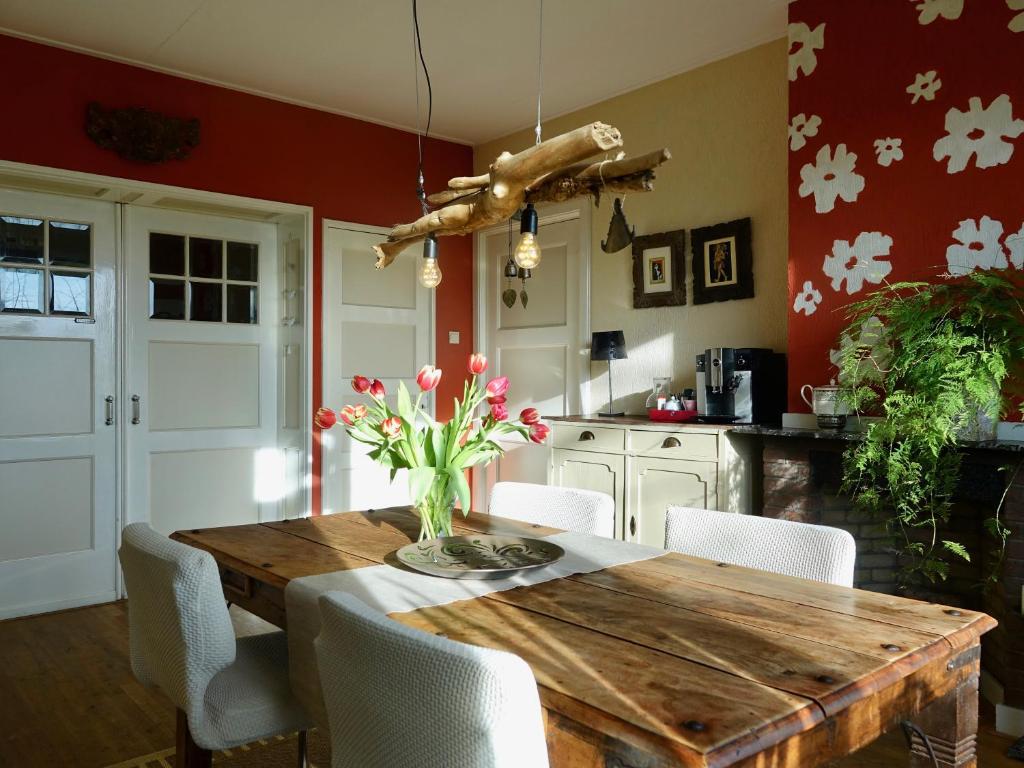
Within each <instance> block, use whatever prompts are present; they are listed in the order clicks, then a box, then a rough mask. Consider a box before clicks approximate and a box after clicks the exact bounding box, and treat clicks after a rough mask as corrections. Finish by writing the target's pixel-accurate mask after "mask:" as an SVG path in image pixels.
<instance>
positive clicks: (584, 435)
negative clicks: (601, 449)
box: [580, 429, 594, 443]
mask: <svg viewBox="0 0 1024 768" xmlns="http://www.w3.org/2000/svg"><path fill="white" fill-rule="evenodd" d="M593 439H594V433H593V432H591V431H590V430H589V429H587V430H584V431H583V432H580V442H581V443H582V442H584V441H586V440H593Z"/></svg>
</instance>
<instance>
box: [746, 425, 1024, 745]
mask: <svg viewBox="0 0 1024 768" xmlns="http://www.w3.org/2000/svg"><path fill="white" fill-rule="evenodd" d="M755 429H757V428H755ZM750 431H751V432H753V431H754V430H750ZM771 432H774V434H769V433H771ZM759 434H760V437H749V438H747V439H750V440H759V441H760V446H761V458H762V460H761V466H762V469H763V477H762V482H761V492H762V514H764V515H766V516H770V517H777V518H782V519H786V520H795V521H799V522H807V523H818V524H823V525H831V526H835V527H838V528H843V529H845V530H847V531H849V532H850V533H851V534H852V535H853V537H854V539H856V541H857V571H856V574H855V581H856V586H857V587H859V588H861V589H869V590H873V591H877V592H886V593H890V594H892V593H895V592H897V591H898V581H897V571H898V567H899V564H898V562H897V557H896V554H895V551H894V548H893V542H892V538H891V536H890V534H889V533H888V531H887V530H886V528H885V526H884V524H883V523H880V522H879V521H878V520H876V519H873V518H872V517H871V516H869V515H866V514H865V513H862V512H858V511H857V510H855V509H854V508H853V504H852V503H851V501H850V499H849V498H848V497H846V496H844V495H842V494H840V493H839V486H840V484H841V480H842V454H843V451H844V450H845V449H846V448H847V447H848V446H849V440H850V439H851V436H849V435H844V436H842V437H838V438H837V437H836V436H834V435H831V434H828V433H820V432H810V431H808V430H768V429H760V430H759ZM1022 447H1024V446H1021V445H1020V444H1016V445H1014V444H1006V443H1002V444H990V445H979V446H976V447H970V448H965V456H964V464H963V477H962V482H961V485H960V488H959V489H958V492H957V498H956V503H955V505H954V510H953V514H952V518H951V521H950V529H949V530H950V532H951V533H954V534H955V537H956V539H957V540H959V541H962V542H964V543H965V544H966V545H967V546H968V548H969V549H970V550H971V552H972V553H982V556H980V557H978V556H975V557H973V560H974V562H972V563H971V564H963V565H956V566H954V568H953V569H952V572H951V574H950V578H949V580H948V581H947V582H945V583H944V584H940V585H937V586H936V587H935V588H934V589H929V590H920V591H917V592H916V594H913V595H911V596H914V597H919V598H922V599H933V600H935V601H937V602H943V603H947V604H954V605H959V606H962V607H966V608H972V609H975V610H983V611H985V612H986V613H988V614H990V615H991V616H993V617H994V618H995V619H996V620H998V621H999V627H998V628H997V629H996V630H994V631H993V632H990V633H989V634H988V635H986V636H985V638H984V639H983V643H982V663H983V666H984V668H985V669H986V670H987V672H988V673H989V674H990V675H991V676H992V678H994V679H995V680H996V681H998V684H999V686H1001V688H1002V691H1001V697H1002V701H1001V702H1000V701H998V698H999V695H998V686H996V687H995V690H996V692H997V695H996V696H995V698H996V699H997V701H996V703H997V704H1000V703H1001V704H1003V705H1004V706H1003V707H1001V708H1000V714H1001V715H1002V717H1001V719H1003V720H1004V722H1007V723H1010V724H1011V725H1012V729H1014V730H1017V729H1021V730H1024V617H1022V615H1021V589H1022V587H1024V470H1021V471H1018V472H1016V473H1015V474H1014V472H1013V469H1012V468H1010V469H1007V468H1008V467H1013V466H1016V465H1017V464H1018V463H1019V462H1020V461H1021V460H1022V459H1024V453H1022V452H1021V448H1022ZM755 456H756V451H755ZM1008 484H1009V487H1008ZM1004 493H1005V495H1006V499H1005V503H1004V507H1003V511H1002V515H1003V519H1004V522H1005V523H1006V524H1007V525H1008V526H1009V527H1010V528H1011V529H1012V531H1013V533H1012V534H1011V538H1010V541H1009V543H1008V547H1007V551H1006V559H1005V561H1004V563H1003V567H1002V569H1001V571H1000V573H999V576H998V581H997V583H996V584H994V585H993V586H992V587H991V588H990V589H989V590H987V591H985V590H983V589H981V587H980V584H981V582H982V580H983V578H984V576H985V574H986V573H988V572H989V571H990V561H989V559H988V557H987V556H986V555H985V553H987V552H988V551H989V550H991V548H992V546H991V540H990V539H986V537H985V534H984V531H983V529H982V521H983V520H984V519H985V518H986V517H988V516H990V515H991V511H992V510H993V509H995V508H996V506H997V505H998V503H999V499H1000V498H1001V497H1002V496H1003V494H1004ZM1009 708H1015V710H1017V711H1014V710H1011V709H1009Z"/></svg>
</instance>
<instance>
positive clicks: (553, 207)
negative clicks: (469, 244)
mask: <svg viewBox="0 0 1024 768" xmlns="http://www.w3.org/2000/svg"><path fill="white" fill-rule="evenodd" d="M537 213H538V216H539V218H538V221H537V225H538V227H542V226H544V225H546V224H559V223H562V222H567V221H574V220H578V221H579V226H580V256H579V272H580V274H579V276H578V290H579V315H578V317H577V320H578V322H579V338H578V342H579V344H580V349H581V350H582V349H585V348H587V347H589V346H590V333H591V330H590V264H591V257H590V254H591V245H592V242H593V238H592V235H591V223H592V222H593V211H592V210H591V206H590V198H589V197H585V198H578V199H576V200H570V201H568V202H565V203H555V204H550V205H545V206H543V207H542V208H540V209H538V211H537ZM507 231H508V227H507V225H506V224H499V225H498V226H494V227H489V228H488V229H482V230H479V231H478V232H476V233H475V234H474V236H473V338H474V340H475V344H476V349H477V350H478V351H486V350H487V349H489V344H490V340H491V334H490V333H489V329H488V328H487V302H488V301H490V300H491V299H492V294H491V292H490V290H489V285H490V281H489V279H488V278H489V274H488V263H487V244H486V242H487V238H488V237H490V236H491V235H496V234H501V233H503V232H507ZM567 279H569V280H571V279H572V275H568V276H567ZM579 371H580V380H579V381H578V382H576V385H577V387H578V388H579V394H580V404H581V405H583V404H585V403H589V402H590V376H589V375H585V374H584V372H583V371H584V368H583V366H580V367H579ZM485 483H486V473H485V472H474V473H473V498H475V499H483V498H485V497H486V487H485Z"/></svg>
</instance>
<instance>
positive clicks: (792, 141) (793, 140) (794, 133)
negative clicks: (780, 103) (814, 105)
mask: <svg viewBox="0 0 1024 768" xmlns="http://www.w3.org/2000/svg"><path fill="white" fill-rule="evenodd" d="M819 127H821V118H820V117H818V116H817V115H811V116H810V117H808V116H807V115H805V114H804V113H803V112H801V113H800V114H799V115H795V116H794V117H793V119H792V120H790V121H789V148H790V149H791V150H792V151H794V152H795V151H796V150H798V149H803V147H804V145H806V144H807V137H808V136H817V135H818V128H819Z"/></svg>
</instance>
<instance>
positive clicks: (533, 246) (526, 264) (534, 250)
mask: <svg viewBox="0 0 1024 768" xmlns="http://www.w3.org/2000/svg"><path fill="white" fill-rule="evenodd" d="M513 258H514V259H515V262H516V266H518V267H522V268H523V269H533V268H534V267H536V266H537V265H538V264H540V243H538V242H537V236H536V235H535V234H533V232H523V236H522V237H520V238H519V244H518V245H516V253H515V256H514V257H513Z"/></svg>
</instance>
